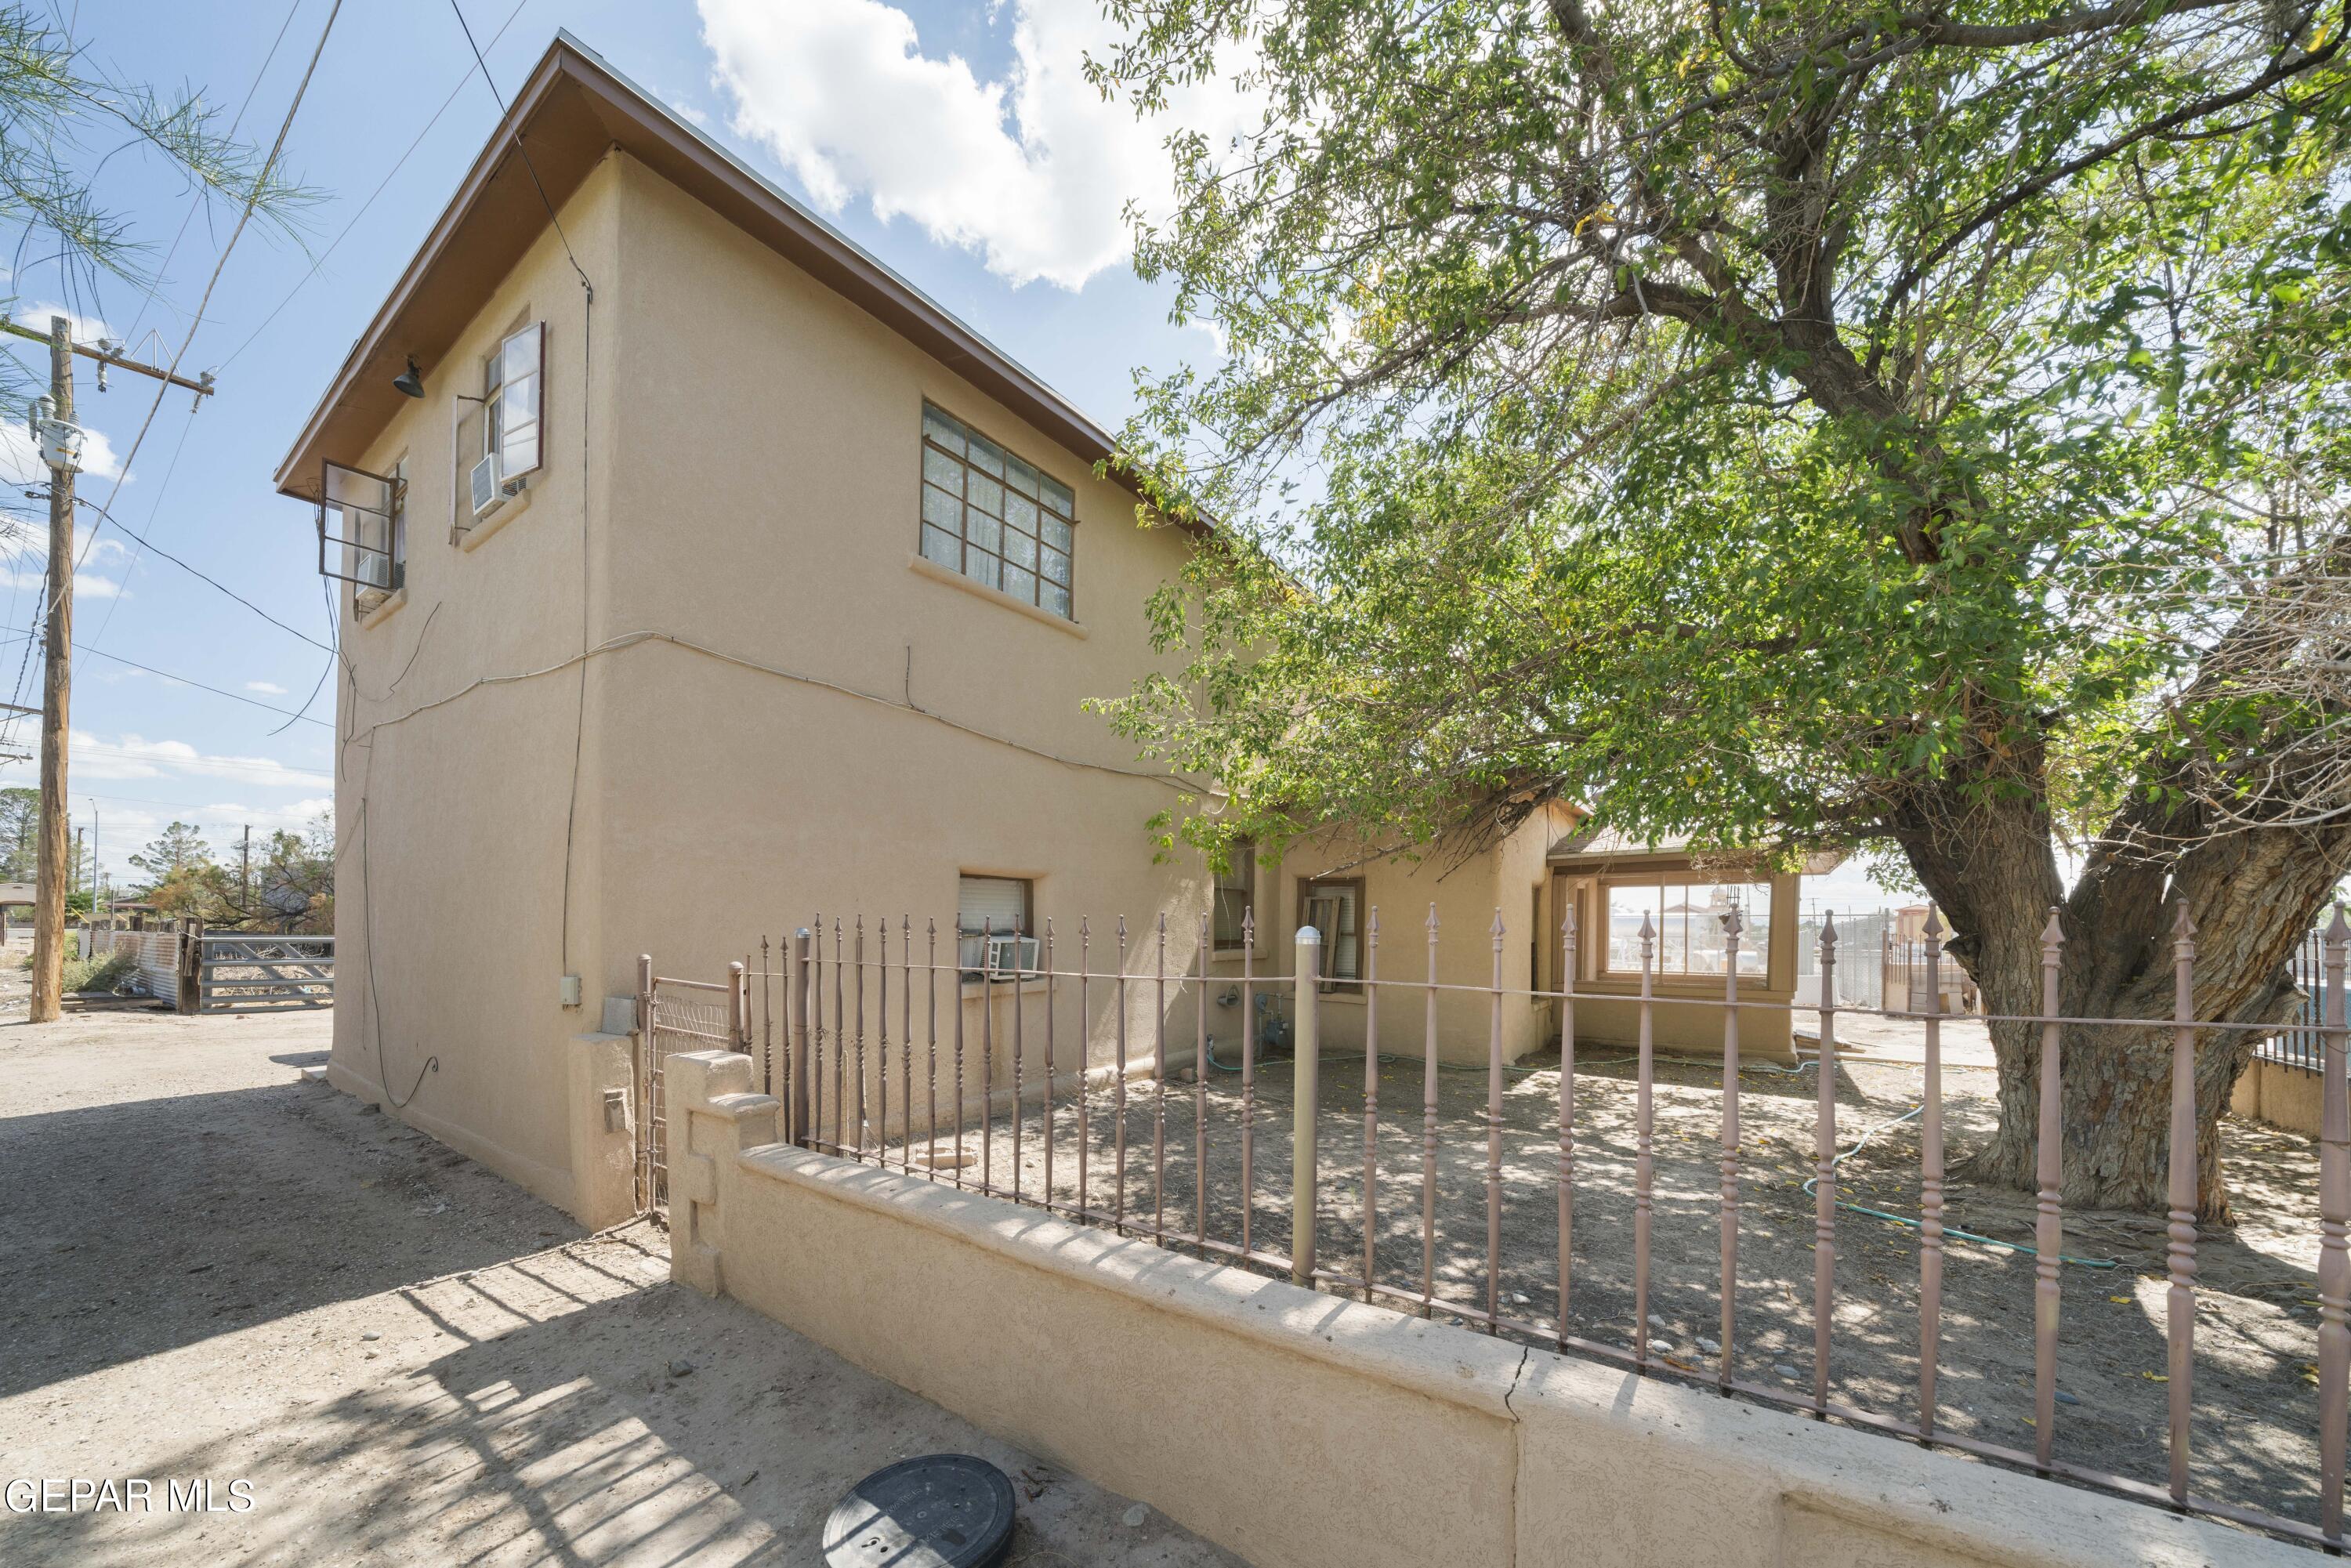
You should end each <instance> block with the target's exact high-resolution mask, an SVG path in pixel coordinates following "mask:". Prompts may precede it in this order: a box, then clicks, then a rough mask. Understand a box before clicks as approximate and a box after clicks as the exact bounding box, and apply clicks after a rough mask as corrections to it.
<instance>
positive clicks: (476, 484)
mask: <svg viewBox="0 0 2351 1568" xmlns="http://www.w3.org/2000/svg"><path fill="white" fill-rule="evenodd" d="M528 483H529V481H528V479H501V478H499V477H498V455H497V454H496V453H495V452H493V453H490V454H488V455H486V456H484V457H483V459H482V460H481V461H480V462H479V463H476V464H475V465H474V476H473V490H474V516H475V517H477V518H479V517H488V516H489V515H490V514H491V513H492V512H495V511H496V510H497V509H498V507H500V506H501V505H503V504H504V503H505V501H506V499H507V497H509V496H513V495H517V494H519V493H520V492H521V490H522V487H523V486H525V485H527V484H528Z"/></svg>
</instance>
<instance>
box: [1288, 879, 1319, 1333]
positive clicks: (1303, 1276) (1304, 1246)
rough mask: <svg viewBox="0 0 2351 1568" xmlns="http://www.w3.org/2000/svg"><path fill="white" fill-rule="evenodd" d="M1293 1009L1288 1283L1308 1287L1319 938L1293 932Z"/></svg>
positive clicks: (1310, 931) (1311, 932)
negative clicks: (1295, 935) (1295, 948)
mask: <svg viewBox="0 0 2351 1568" xmlns="http://www.w3.org/2000/svg"><path fill="white" fill-rule="evenodd" d="M1291 974H1292V975H1293V977H1294V984H1295V985H1296V987H1297V991H1298V998H1297V1005H1296V1007H1294V1008H1293V1009H1291V1015H1292V1018H1291V1029H1290V1044H1291V1047H1292V1050H1293V1054H1292V1056H1291V1063H1292V1066H1291V1073H1290V1282H1291V1283H1292V1284H1296V1285H1303V1286H1305V1287H1306V1288H1307V1289H1309V1290H1311V1289H1313V1287H1314V1188H1315V1176H1316V1174H1317V1172H1316V1164H1315V1157H1314V1111H1315V1103H1316V1101H1317V1099H1318V1098H1319V1093H1318V1091H1319V1090H1320V1088H1321V1080H1322V1040H1321V1030H1320V1028H1319V1027H1318V1024H1317V1020H1316V1019H1315V1016H1314V1014H1315V1000H1316V998H1317V997H1318V996H1319V995H1320V994H1321V984H1322V933H1321V932H1319V931H1317V930H1315V929H1314V927H1312V926H1311V925H1301V926H1300V927H1299V928H1298V957H1297V963H1296V967H1294V968H1293V969H1292V970H1291Z"/></svg>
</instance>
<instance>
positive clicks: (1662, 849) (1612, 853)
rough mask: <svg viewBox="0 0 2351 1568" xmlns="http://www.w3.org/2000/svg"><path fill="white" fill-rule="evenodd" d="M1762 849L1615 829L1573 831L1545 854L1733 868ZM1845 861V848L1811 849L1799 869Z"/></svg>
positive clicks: (1572, 859)
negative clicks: (1650, 858) (1681, 860)
mask: <svg viewBox="0 0 2351 1568" xmlns="http://www.w3.org/2000/svg"><path fill="white" fill-rule="evenodd" d="M1761 853H1762V852H1761V851H1760V850H1717V849H1703V848H1692V847H1691V844H1690V841H1689V836H1688V835H1687V834H1686V833H1684V834H1669V835H1667V836H1664V837H1661V838H1656V839H1650V840H1646V841H1644V840H1640V839H1633V838H1628V837H1626V836H1625V834H1623V833H1621V832H1619V831H1616V830H1615V829H1614V828H1600V829H1594V830H1586V831H1582V832H1576V833H1571V834H1569V835H1568V836H1567V837H1566V838H1563V839H1561V840H1559V841H1556V842H1555V843H1553V844H1552V846H1551V852H1550V853H1549V854H1548V855H1547V856H1546V857H1545V858H1546V859H1547V860H1549V861H1550V862H1551V863H1552V865H1598V864H1602V863H1604V862H1610V861H1624V860H1638V859H1641V858H1642V857H1644V856H1647V855H1679V856H1683V857H1685V858H1687V859H1688V860H1689V861H1691V862H1693V863H1694V864H1697V865H1699V866H1702V867H1703V866H1711V867H1716V868H1719V869H1726V870H1728V869H1733V868H1736V867H1738V866H1740V864H1741V863H1742V862H1752V861H1754V860H1755V859H1756V858H1757V857H1758V856H1759V855H1760V854H1761ZM1843 863H1844V851H1842V850H1813V851H1810V852H1807V853H1806V854H1805V856H1804V858H1803V863H1802V865H1801V866H1800V867H1799V868H1798V869H1799V870H1801V871H1802V873H1804V874H1805V875H1807V876H1820V875H1823V874H1825V873H1829V872H1833V871H1834V870H1836V868H1837V867H1838V866H1839V865H1841V864H1843Z"/></svg>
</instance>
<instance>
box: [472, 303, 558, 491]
mask: <svg viewBox="0 0 2351 1568" xmlns="http://www.w3.org/2000/svg"><path fill="white" fill-rule="evenodd" d="M546 364H547V323H546V322H544V321H534V322H532V323H531V324H530V325H528V326H527V327H524V328H522V329H519V330H517V331H514V332H510V333H508V334H507V336H506V337H505V338H504V339H502V340H500V341H499V343H498V346H497V347H496V349H494V350H491V351H490V352H489V353H488V354H487V355H486V356H485V357H484V358H483V361H482V393H481V396H480V397H478V398H476V397H473V396H470V395H462V394H461V396H460V398H459V400H458V404H457V407H458V413H457V429H456V432H455V440H454V441H453V442H452V443H451V444H452V447H453V449H454V451H455V455H456V460H457V466H458V470H459V472H458V475H457V485H456V496H455V500H456V516H455V528H456V531H457V532H459V533H463V532H465V530H466V529H468V528H472V527H473V526H474V524H475V523H476V522H478V521H480V520H481V519H483V518H485V517H488V516H489V515H490V514H491V513H492V512H494V511H496V509H497V508H498V507H500V506H502V505H504V504H505V502H506V501H507V498H508V497H512V496H513V495H514V494H515V493H516V492H517V490H519V489H520V488H521V486H522V482H523V480H524V478H525V477H526V476H528V475H531V474H535V473H537V472H538V470H539V469H540V468H542V467H544V466H546V455H547V454H546V443H545V441H544V439H543V435H544V432H545V429H546V413H547V409H546V401H547V400H546V382H547V375H546Z"/></svg>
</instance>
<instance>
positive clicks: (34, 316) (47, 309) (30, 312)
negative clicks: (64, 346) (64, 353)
mask: <svg viewBox="0 0 2351 1568" xmlns="http://www.w3.org/2000/svg"><path fill="white" fill-rule="evenodd" d="M52 316H62V317H64V318H65V319H67V320H68V321H70V322H72V323H73V339H74V341H75V342H77V343H95V342H97V341H98V340H99V339H101V338H111V337H113V336H114V334H113V333H112V332H110V331H109V330H108V329H107V326H106V321H105V319H104V318H102V317H98V316H85V315H83V314H82V313H81V312H80V311H78V310H68V309H67V308H65V307H64V306H62V305H58V304H56V303H54V302H44V303H40V304H35V305H27V306H25V307H24V308H21V309H19V310H18V311H17V312H16V324H17V325H18V326H20V327H30V328H31V329H33V330H34V331H36V332H47V330H48V329H49V318H50V317H52Z"/></svg>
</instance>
